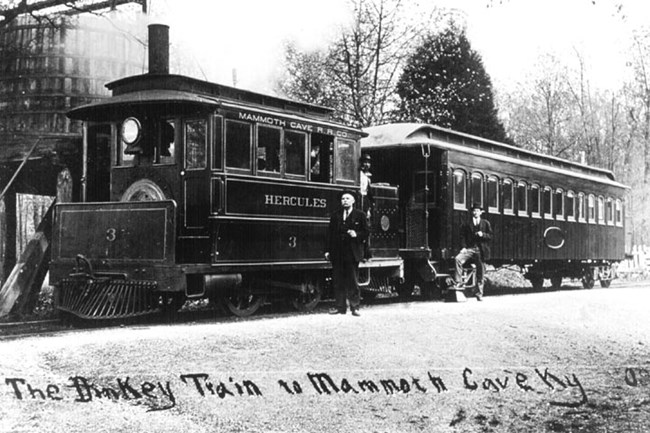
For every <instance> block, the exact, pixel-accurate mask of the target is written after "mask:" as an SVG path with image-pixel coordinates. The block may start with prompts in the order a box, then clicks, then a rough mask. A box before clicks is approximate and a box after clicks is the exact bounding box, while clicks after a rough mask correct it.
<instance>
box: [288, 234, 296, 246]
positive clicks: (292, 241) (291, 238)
mask: <svg viewBox="0 0 650 433" xmlns="http://www.w3.org/2000/svg"><path fill="white" fill-rule="evenodd" d="M297 244H298V238H296V237H295V236H289V248H296V246H297Z"/></svg>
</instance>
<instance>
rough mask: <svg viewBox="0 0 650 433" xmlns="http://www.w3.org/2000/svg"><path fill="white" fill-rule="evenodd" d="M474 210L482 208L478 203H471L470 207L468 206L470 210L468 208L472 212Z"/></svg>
mask: <svg viewBox="0 0 650 433" xmlns="http://www.w3.org/2000/svg"><path fill="white" fill-rule="evenodd" d="M474 209H479V210H483V208H482V207H481V205H480V204H478V203H472V206H470V208H469V210H474Z"/></svg>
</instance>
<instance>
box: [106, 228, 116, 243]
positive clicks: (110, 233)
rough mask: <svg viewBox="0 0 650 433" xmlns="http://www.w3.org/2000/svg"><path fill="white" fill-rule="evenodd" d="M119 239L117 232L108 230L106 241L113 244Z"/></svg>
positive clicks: (111, 229) (112, 229)
mask: <svg viewBox="0 0 650 433" xmlns="http://www.w3.org/2000/svg"><path fill="white" fill-rule="evenodd" d="M116 238H117V230H115V229H114V228H110V229H108V230H106V240H107V241H108V242H113V241H114V240H115V239H116Z"/></svg>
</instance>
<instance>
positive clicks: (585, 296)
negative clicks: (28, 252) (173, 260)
mask: <svg viewBox="0 0 650 433" xmlns="http://www.w3.org/2000/svg"><path fill="white" fill-rule="evenodd" d="M649 304H650V291H649V290H648V288H647V284H638V283H637V284H636V285H624V284H623V283H621V282H615V283H614V284H613V285H612V287H611V288H610V289H599V288H596V289H593V290H574V289H571V288H569V289H565V290H561V291H548V292H540V293H528V294H501V295H494V294H492V296H490V295H489V294H488V296H486V297H485V298H484V302H477V301H476V300H474V299H470V300H469V301H468V302H465V303H443V302H411V303H404V304H399V303H391V304H377V305H371V306H368V307H366V308H364V309H363V310H362V316H361V317H360V318H355V317H352V316H351V315H349V314H348V315H345V316H341V315H337V316H330V315H328V314H325V313H324V312H323V311H322V310H320V311H319V312H317V313H314V314H302V315H280V316H279V317H278V316H275V317H261V318H253V319H248V320H232V321H226V322H221V323H189V324H176V325H140V326H128V327H119V328H112V329H95V330H84V331H74V332H66V333H59V334H54V335H48V336H37V337H28V338H21V339H13V340H4V341H0V380H1V381H0V431H1V432H88V431H93V432H116V431H118V432H140V431H143V432H144V431H147V432H213V431H215V432H216V431H219V432H420V431H426V432H531V431H536V432H577V431H584V432H646V431H649V430H650V374H649V372H650V357H649V353H650V348H649V346H648V344H649V341H648V335H649V331H650V318H649V316H648V311H647V310H648V305H649Z"/></svg>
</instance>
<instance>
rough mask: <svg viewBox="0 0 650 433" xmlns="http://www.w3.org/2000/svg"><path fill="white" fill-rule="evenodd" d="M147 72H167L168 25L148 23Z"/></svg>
mask: <svg viewBox="0 0 650 433" xmlns="http://www.w3.org/2000/svg"><path fill="white" fill-rule="evenodd" d="M149 73H150V74H169V26H168V25H165V24H149Z"/></svg>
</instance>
